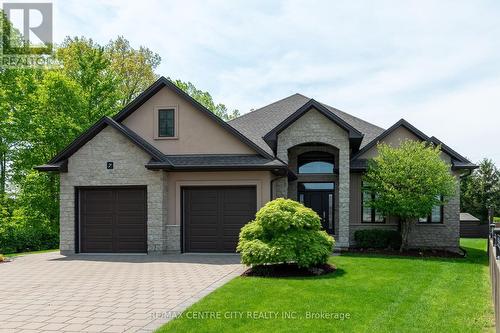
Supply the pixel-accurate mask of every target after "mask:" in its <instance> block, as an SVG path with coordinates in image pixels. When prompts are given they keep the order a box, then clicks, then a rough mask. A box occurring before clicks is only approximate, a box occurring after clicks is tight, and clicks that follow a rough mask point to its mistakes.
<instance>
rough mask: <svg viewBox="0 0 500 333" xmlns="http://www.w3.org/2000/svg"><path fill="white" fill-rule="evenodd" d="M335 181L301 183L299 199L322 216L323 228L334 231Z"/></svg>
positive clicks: (329, 231) (330, 232)
mask: <svg viewBox="0 0 500 333" xmlns="http://www.w3.org/2000/svg"><path fill="white" fill-rule="evenodd" d="M334 186H335V184H334V183H299V191H298V193H299V201H300V202H301V203H302V204H304V206H306V207H309V208H311V209H312V210H314V211H315V212H316V213H317V214H318V215H319V217H320V218H321V225H322V226H323V229H324V230H325V231H326V232H328V233H329V234H333V233H334V222H333V221H334V219H333V213H334V209H333V204H334V201H333V200H334V188H335V187H334Z"/></svg>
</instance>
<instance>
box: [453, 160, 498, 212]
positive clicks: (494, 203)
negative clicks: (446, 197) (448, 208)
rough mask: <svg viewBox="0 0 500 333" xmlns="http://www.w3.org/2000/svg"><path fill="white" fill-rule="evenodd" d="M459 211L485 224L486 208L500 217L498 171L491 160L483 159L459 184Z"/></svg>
mask: <svg viewBox="0 0 500 333" xmlns="http://www.w3.org/2000/svg"><path fill="white" fill-rule="evenodd" d="M460 191H461V197H460V199H461V200H460V209H461V210H462V211H463V212H467V213H471V214H472V215H474V216H476V217H478V218H480V219H481V221H483V222H486V221H487V220H488V208H489V207H493V209H494V211H495V212H496V215H497V216H500V171H499V170H498V168H497V167H496V166H495V164H494V163H493V161H492V160H489V159H486V158H485V159H483V160H482V161H481V162H480V163H479V168H478V169H476V170H474V172H473V173H472V174H471V175H470V176H469V177H465V178H463V179H462V182H461V187H460Z"/></svg>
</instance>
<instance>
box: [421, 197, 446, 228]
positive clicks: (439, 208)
mask: <svg viewBox="0 0 500 333" xmlns="http://www.w3.org/2000/svg"><path fill="white" fill-rule="evenodd" d="M438 199H439V200H440V201H441V202H442V201H443V196H442V195H440V196H439V197H438ZM418 222H420V223H443V205H436V206H434V207H432V210H431V213H430V214H429V216H427V217H421V218H419V219H418Z"/></svg>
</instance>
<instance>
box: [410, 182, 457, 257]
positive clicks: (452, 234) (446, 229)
mask: <svg viewBox="0 0 500 333" xmlns="http://www.w3.org/2000/svg"><path fill="white" fill-rule="evenodd" d="M408 242H409V244H408V245H409V246H410V247H413V248H422V249H425V248H433V249H436V248H441V249H445V250H450V251H457V250H458V247H459V244H460V179H459V178H458V176H457V188H456V191H455V196H453V197H451V198H449V200H448V201H447V202H446V204H445V205H444V206H443V223H435V224H430V223H415V224H414V225H413V228H412V230H411V232H410V234H409V235H408Z"/></svg>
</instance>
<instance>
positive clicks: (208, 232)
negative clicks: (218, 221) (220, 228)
mask: <svg viewBox="0 0 500 333" xmlns="http://www.w3.org/2000/svg"><path fill="white" fill-rule="evenodd" d="M190 234H191V239H196V237H217V234H218V233H217V229H216V228H204V227H203V226H200V227H196V228H193V229H191V233H190Z"/></svg>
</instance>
